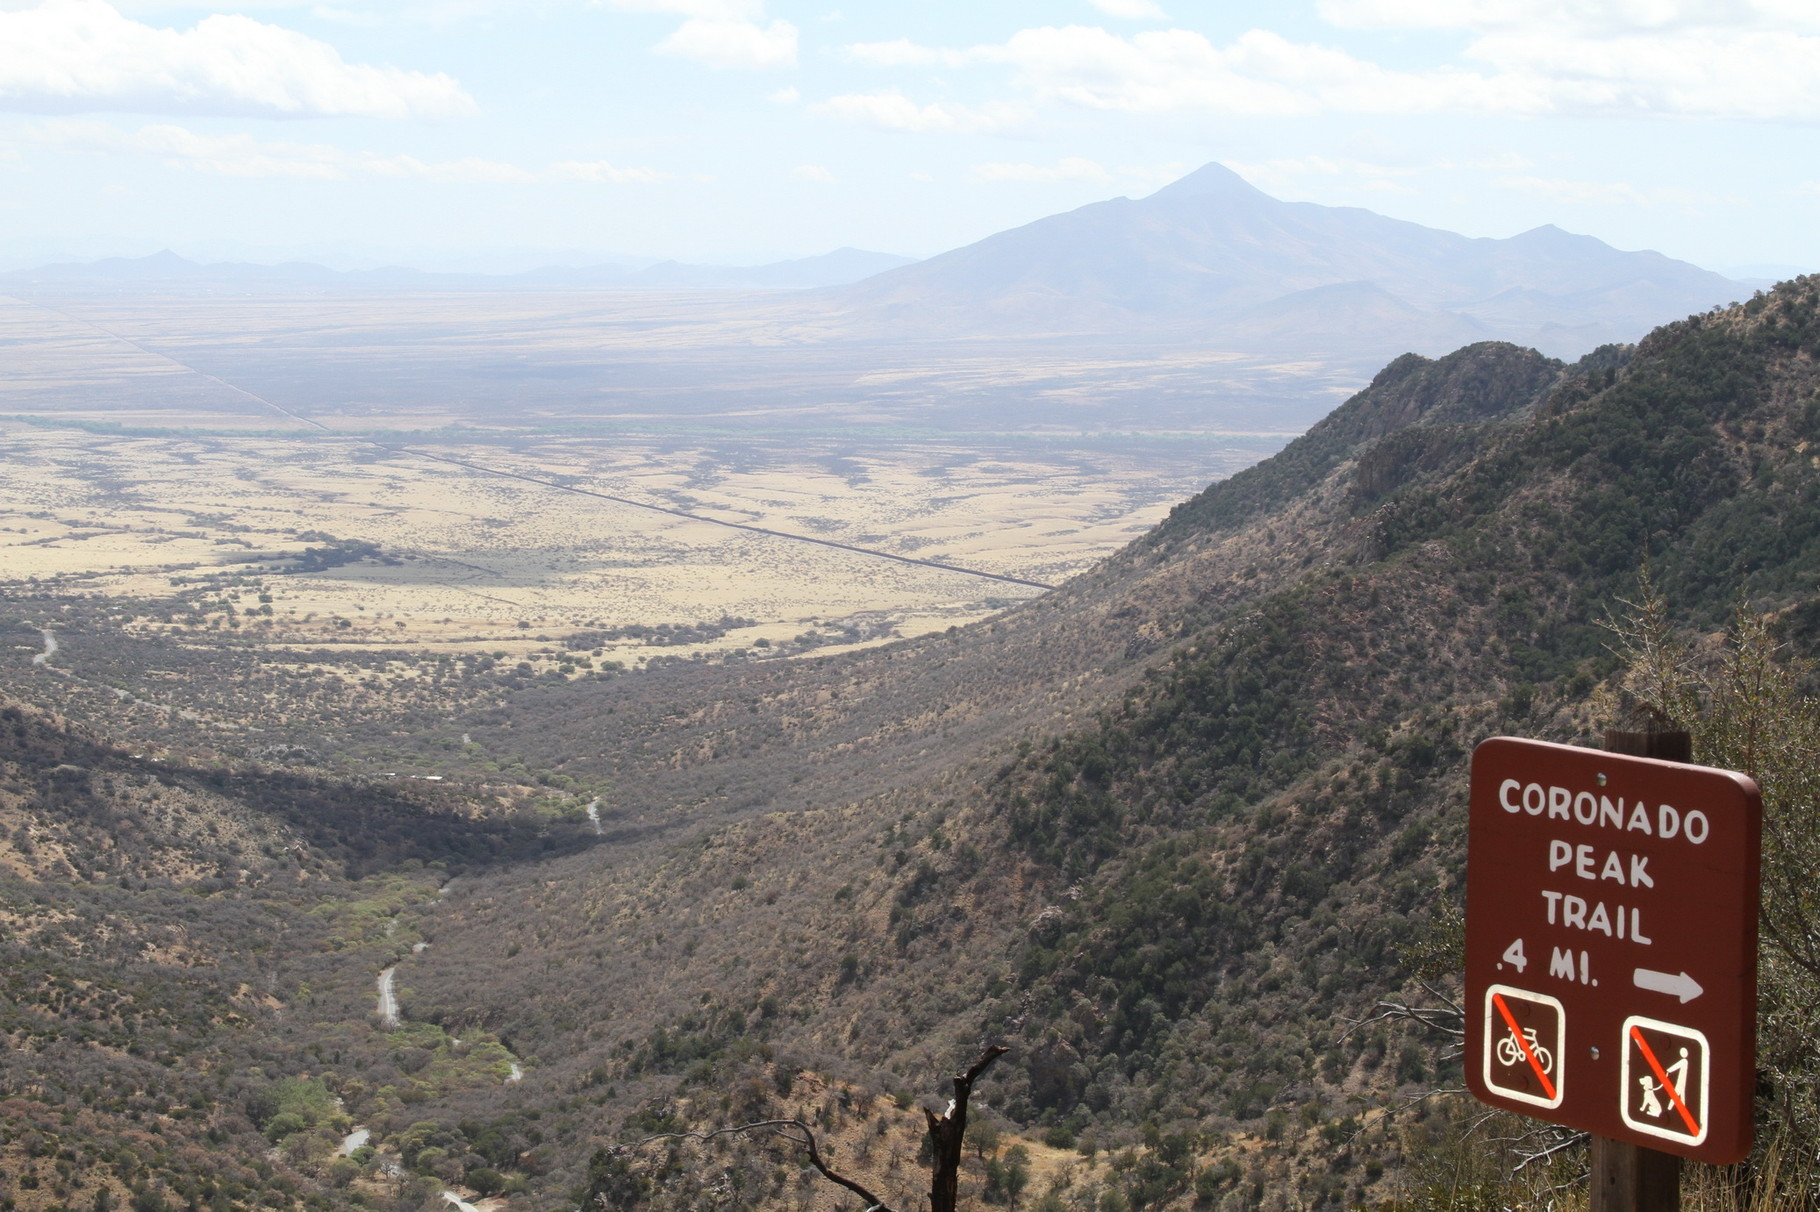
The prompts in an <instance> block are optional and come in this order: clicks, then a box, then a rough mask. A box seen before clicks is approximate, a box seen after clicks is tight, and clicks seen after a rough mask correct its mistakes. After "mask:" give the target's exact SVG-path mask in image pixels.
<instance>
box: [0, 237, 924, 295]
mask: <svg viewBox="0 0 1820 1212" xmlns="http://www.w3.org/2000/svg"><path fill="white" fill-rule="evenodd" d="M913 260H914V259H913V258H911V257H899V256H894V255H893V254H891V253H880V252H867V251H866V250H864V249H859V248H839V249H836V250H835V251H833V252H831V253H824V254H822V255H821V256H819V257H801V258H797V259H795V260H790V261H777V262H774V263H772V264H770V265H754V266H728V265H688V264H684V263H683V262H680V261H660V262H658V263H657V264H655V265H633V264H620V263H611V264H603V265H588V266H579V267H561V266H549V267H546V268H543V269H534V270H528V271H526V272H524V273H517V274H462V273H432V272H428V271H425V270H419V269H409V268H406V267H404V266H388V267H386V268H383V269H365V270H350V271H343V270H335V269H329V268H327V267H326V266H322V265H316V264H313V263H311V262H308V261H290V262H285V263H283V264H280V265H257V264H251V263H248V262H243V261H218V262H214V263H211V264H201V263H198V262H195V261H191V260H188V259H187V258H184V257H180V256H178V255H177V254H176V253H174V252H171V251H169V250H168V249H167V250H165V251H164V252H160V253H154V254H153V255H151V256H149V257H107V258H104V259H102V260H99V261H89V262H60V263H56V264H51V265H42V266H39V267H38V268H36V269H22V270H16V271H14V272H12V273H7V274H0V288H8V289H27V290H48V291H65V290H78V291H85V292H87V291H114V290H126V289H132V288H135V287H145V288H161V289H177V290H184V291H207V292H235V291H260V292H265V291H271V292H284V291H296V290H302V291H340V290H352V291H360V290H382V291H392V290H602V289H608V290H628V289H630V290H689V289H709V290H727V289H734V290H739V289H744V290H803V289H809V288H813V287H818V286H838V285H841V284H843V283H848V282H857V281H859V280H860V279H862V278H866V277H870V276H871V275H873V274H877V273H882V272H884V271H885V270H888V269H895V268H897V267H899V266H902V265H909V264H911V263H912V262H913Z"/></svg>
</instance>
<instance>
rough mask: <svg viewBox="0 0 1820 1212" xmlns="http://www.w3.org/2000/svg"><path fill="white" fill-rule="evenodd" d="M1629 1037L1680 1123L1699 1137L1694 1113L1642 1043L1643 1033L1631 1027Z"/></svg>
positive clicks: (1698, 1127) (1666, 1072)
mask: <svg viewBox="0 0 1820 1212" xmlns="http://www.w3.org/2000/svg"><path fill="white" fill-rule="evenodd" d="M1630 1037H1631V1038H1632V1039H1634V1040H1636V1041H1637V1047H1639V1048H1641V1049H1643V1059H1644V1060H1646V1061H1648V1062H1649V1067H1650V1069H1651V1070H1653V1071H1654V1072H1655V1075H1656V1080H1657V1081H1659V1082H1661V1083H1662V1088H1663V1089H1664V1090H1667V1091H1668V1097H1669V1101H1671V1102H1673V1103H1674V1104H1675V1110H1677V1111H1679V1112H1680V1113H1681V1122H1682V1123H1684V1124H1686V1125H1687V1130H1688V1131H1689V1132H1691V1133H1692V1134H1693V1135H1695V1136H1698V1135H1700V1125H1699V1124H1698V1123H1696V1122H1694V1113H1693V1112H1692V1111H1689V1110H1688V1109H1687V1104H1686V1103H1684V1102H1682V1101H1681V1092H1680V1091H1679V1090H1677V1089H1675V1083H1673V1082H1671V1081H1669V1080H1668V1070H1666V1069H1664V1068H1663V1067H1662V1062H1661V1061H1659V1060H1657V1059H1656V1054H1655V1053H1654V1052H1651V1051H1650V1050H1649V1044H1648V1043H1646V1042H1644V1039H1643V1032H1641V1031H1639V1030H1638V1029H1637V1028H1636V1027H1635V1026H1634V1025H1633V1026H1632V1027H1631V1029H1630Z"/></svg>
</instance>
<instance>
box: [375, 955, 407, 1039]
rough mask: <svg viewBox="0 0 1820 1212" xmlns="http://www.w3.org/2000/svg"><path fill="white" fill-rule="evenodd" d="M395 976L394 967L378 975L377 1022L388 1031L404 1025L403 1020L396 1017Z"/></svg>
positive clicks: (395, 969)
mask: <svg viewBox="0 0 1820 1212" xmlns="http://www.w3.org/2000/svg"><path fill="white" fill-rule="evenodd" d="M397 974H398V969H397V968H396V967H392V968H387V969H386V970H385V971H384V972H381V973H380V974H379V1021H380V1022H381V1023H383V1024H384V1025H385V1028H386V1030H388V1031H390V1030H392V1029H394V1028H396V1027H401V1026H403V1025H404V1020H403V1019H401V1018H399V1017H398V995H397V993H396V992H394V989H393V985H394V978H395V977H396V976H397Z"/></svg>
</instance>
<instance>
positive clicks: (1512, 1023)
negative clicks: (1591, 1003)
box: [1491, 993, 1699, 1136]
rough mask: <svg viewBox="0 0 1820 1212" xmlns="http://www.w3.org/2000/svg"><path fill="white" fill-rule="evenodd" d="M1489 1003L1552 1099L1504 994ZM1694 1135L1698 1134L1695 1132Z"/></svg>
mask: <svg viewBox="0 0 1820 1212" xmlns="http://www.w3.org/2000/svg"><path fill="white" fill-rule="evenodd" d="M1491 1004H1492V1005H1494V1006H1496V1007H1497V1008H1498V1013H1499V1014H1502V1015H1503V1016H1504V1023H1505V1025H1506V1026H1508V1027H1509V1028H1510V1033H1511V1034H1512V1035H1514V1036H1516V1037H1517V1044H1518V1046H1519V1047H1521V1048H1522V1049H1523V1055H1524V1056H1526V1057H1528V1058H1529V1067H1530V1068H1531V1069H1534V1070H1535V1071H1536V1076H1537V1077H1539V1078H1541V1079H1542V1089H1543V1091H1544V1092H1545V1093H1547V1095H1548V1098H1549V1101H1551V1102H1552V1101H1554V1098H1555V1084H1554V1083H1553V1082H1551V1081H1549V1080H1548V1074H1546V1073H1544V1072H1543V1071H1542V1062H1541V1061H1539V1060H1537V1059H1536V1050H1535V1049H1534V1048H1531V1047H1530V1046H1529V1038H1528V1037H1527V1036H1525V1035H1524V1034H1523V1028H1521V1027H1519V1026H1517V1016H1516V1015H1514V1014H1512V1013H1511V1012H1510V1007H1509V1006H1506V1005H1505V1004H1504V995H1503V994H1502V993H1494V994H1492V995H1491ZM1695 1135H1696V1136H1697V1135H1699V1134H1698V1133H1695Z"/></svg>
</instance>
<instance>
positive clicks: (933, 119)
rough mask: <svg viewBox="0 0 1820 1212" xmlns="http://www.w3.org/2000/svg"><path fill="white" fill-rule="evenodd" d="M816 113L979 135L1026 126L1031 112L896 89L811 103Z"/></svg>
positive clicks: (889, 125)
mask: <svg viewBox="0 0 1820 1212" xmlns="http://www.w3.org/2000/svg"><path fill="white" fill-rule="evenodd" d="M810 108H811V109H813V110H814V111H815V112H816V113H820V114H827V115H828V116H829V117H833V118H840V119H843V120H845V121H848V122H857V123H859V124H860V125H862V126H872V127H877V128H878V129H880V130H897V131H908V132H911V133H915V134H950V135H977V134H990V133H993V132H997V131H1003V130H1009V129H1011V128H1012V127H1015V126H1019V125H1022V124H1023V123H1024V122H1026V121H1027V120H1028V119H1029V116H1030V115H1029V113H1028V111H1026V110H1025V109H1024V108H1023V107H1022V106H1017V105H1011V104H1008V103H1006V102H1002V101H991V102H988V103H986V104H985V105H982V106H978V107H976V108H970V107H968V106H965V105H950V104H948V103H946V102H941V101H937V102H934V103H933V104H930V105H918V104H917V103H916V102H914V101H912V100H911V99H910V98H908V97H906V96H904V95H903V94H902V93H900V92H897V91H896V90H889V91H885V92H876V93H847V94H844V95H842V96H838V97H830V98H828V99H827V100H826V101H818V102H817V103H816V104H814V105H812V106H810Z"/></svg>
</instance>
